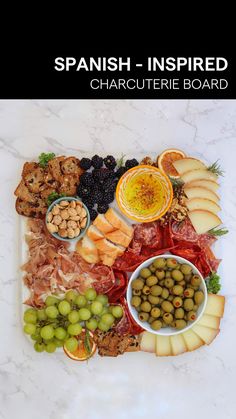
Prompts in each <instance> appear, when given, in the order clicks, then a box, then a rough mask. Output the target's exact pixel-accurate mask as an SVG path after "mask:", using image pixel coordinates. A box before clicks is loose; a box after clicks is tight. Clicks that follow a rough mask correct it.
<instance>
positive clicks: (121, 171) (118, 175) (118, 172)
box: [115, 166, 127, 179]
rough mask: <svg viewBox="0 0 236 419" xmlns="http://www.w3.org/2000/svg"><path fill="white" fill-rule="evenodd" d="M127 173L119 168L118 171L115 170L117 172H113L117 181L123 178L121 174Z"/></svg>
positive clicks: (124, 168) (122, 168) (124, 169)
mask: <svg viewBox="0 0 236 419" xmlns="http://www.w3.org/2000/svg"><path fill="white" fill-rule="evenodd" d="M126 171H127V169H126V167H124V166H121V167H119V169H117V171H116V172H115V175H116V177H118V179H120V177H121V176H123V174H124V173H125V172H126Z"/></svg>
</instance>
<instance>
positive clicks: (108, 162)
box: [103, 156, 116, 170]
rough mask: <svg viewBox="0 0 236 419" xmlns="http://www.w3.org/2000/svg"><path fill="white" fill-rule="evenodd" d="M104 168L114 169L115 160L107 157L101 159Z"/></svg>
mask: <svg viewBox="0 0 236 419" xmlns="http://www.w3.org/2000/svg"><path fill="white" fill-rule="evenodd" d="M103 161H104V164H105V166H106V167H107V168H108V169H112V170H113V169H115V167H116V159H115V157H113V156H107V157H106V158H105V159H103Z"/></svg>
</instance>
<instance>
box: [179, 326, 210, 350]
mask: <svg viewBox="0 0 236 419" xmlns="http://www.w3.org/2000/svg"><path fill="white" fill-rule="evenodd" d="M182 336H183V338H184V341H185V344H186V346H187V349H188V351H194V350H195V349H198V348H200V347H201V346H202V345H204V344H205V343H204V342H203V340H202V339H201V338H200V337H199V336H198V335H196V333H194V332H193V331H192V330H191V329H189V330H186V332H183V333H182Z"/></svg>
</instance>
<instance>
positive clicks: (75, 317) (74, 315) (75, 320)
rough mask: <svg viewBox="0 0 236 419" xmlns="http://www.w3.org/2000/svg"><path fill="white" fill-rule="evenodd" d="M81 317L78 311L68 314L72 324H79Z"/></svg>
mask: <svg viewBox="0 0 236 419" xmlns="http://www.w3.org/2000/svg"><path fill="white" fill-rule="evenodd" d="M79 319H80V317H79V312H78V311H76V310H72V311H71V312H70V313H69V314H68V320H69V322H70V323H78V321H79Z"/></svg>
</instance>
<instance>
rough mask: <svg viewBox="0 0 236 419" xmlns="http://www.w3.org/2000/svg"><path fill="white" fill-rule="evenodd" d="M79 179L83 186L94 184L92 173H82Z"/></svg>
mask: <svg viewBox="0 0 236 419" xmlns="http://www.w3.org/2000/svg"><path fill="white" fill-rule="evenodd" d="M79 180H80V183H82V185H84V186H88V187H91V186H93V184H94V178H93V176H92V173H90V172H85V173H82V175H81V176H80V178H79Z"/></svg>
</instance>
